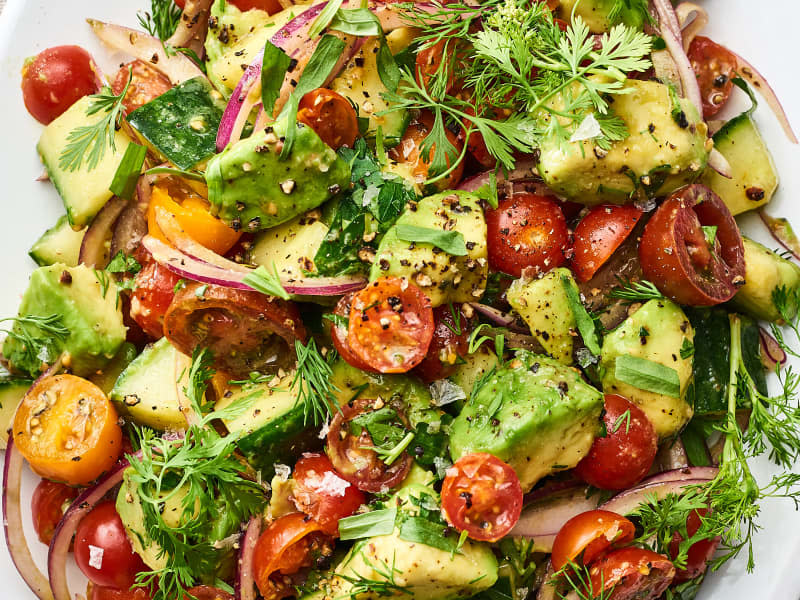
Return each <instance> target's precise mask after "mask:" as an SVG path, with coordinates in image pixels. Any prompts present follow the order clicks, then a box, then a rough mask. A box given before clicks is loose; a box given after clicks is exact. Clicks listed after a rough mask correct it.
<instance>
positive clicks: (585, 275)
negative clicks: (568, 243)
mask: <svg viewBox="0 0 800 600" xmlns="http://www.w3.org/2000/svg"><path fill="white" fill-rule="evenodd" d="M641 218H642V211H641V210H640V209H638V208H636V206H634V205H633V204H626V205H624V206H616V205H603V206H595V207H594V208H592V209H591V210H590V211H589V212H588V213H587V214H586V216H585V217H583V219H581V222H580V223H578V226H577V227H576V228H575V240H574V242H573V248H574V250H575V252H574V254H573V257H572V268H573V270H574V271H575V275H576V276H577V277H578V279H579V280H580V281H589V280H590V279H591V278H592V277H593V276H594V274H595V273H597V270H598V269H599V268H600V267H602V266H603V265H604V264H605V262H606V261H607V260H608V259H609V258H611V255H612V254H614V252H615V251H616V249H617V248H619V247H620V245H621V244H622V242H624V241H625V240H626V239H627V237H628V236H629V235H630V234H631V232H632V231H633V228H634V227H636V224H637V223H638V222H639V219H641Z"/></svg>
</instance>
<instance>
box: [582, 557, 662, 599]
mask: <svg viewBox="0 0 800 600" xmlns="http://www.w3.org/2000/svg"><path fill="white" fill-rule="evenodd" d="M674 576H675V567H674V566H673V565H672V563H671V562H670V560H669V559H668V558H667V557H666V556H663V555H661V554H656V553H655V552H652V551H650V550H644V549H642V548H636V547H630V548H621V549H619V550H613V551H611V552H609V553H608V554H606V555H605V556H604V557H602V558H601V559H599V560H598V561H597V562H595V563H594V564H592V565H591V567H589V577H590V580H591V586H592V589H591V593H592V598H599V597H601V596H602V597H603V598H608V600H655V599H656V598H660V597H661V594H663V593H664V591H665V590H666V589H667V588H668V587H669V585H670V583H672V579H673V577H674ZM611 590H613V592H611V594H610V595H608V592H609V591H611ZM604 592H605V593H606V595H603V593H604Z"/></svg>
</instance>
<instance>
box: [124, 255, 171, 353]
mask: <svg viewBox="0 0 800 600" xmlns="http://www.w3.org/2000/svg"><path fill="white" fill-rule="evenodd" d="M138 256H139V257H140V260H139V262H140V263H141V264H142V270H141V271H139V272H138V273H137V274H136V277H135V287H134V288H133V293H132V294H131V317H132V318H133V320H134V321H136V323H138V324H139V327H141V328H142V329H143V330H144V332H145V333H146V334H147V335H149V336H150V337H151V338H153V339H154V340H157V339H160V338H162V337H164V314H165V313H166V312H167V309H168V308H169V305H170V303H171V302H172V299H173V298H174V297H175V286H176V285H178V282H179V281H180V280H181V278H180V277H178V276H177V275H176V274H175V273H173V272H172V271H170V270H169V269H167V268H166V267H165V266H163V265H160V264H158V263H157V262H156V261H154V260H153V259H152V258H151V257H150V254H149V253H147V252H140V253H138Z"/></svg>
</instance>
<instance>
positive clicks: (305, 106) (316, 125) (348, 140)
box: [297, 88, 358, 150]
mask: <svg viewBox="0 0 800 600" xmlns="http://www.w3.org/2000/svg"><path fill="white" fill-rule="evenodd" d="M297 120H298V122H300V123H304V124H306V125H308V126H309V127H311V129H313V130H314V131H315V132H316V133H317V135H318V136H319V137H320V138H321V139H322V141H323V142H325V143H326V144H328V146H330V147H331V148H333V149H334V150H338V149H339V148H341V147H342V146H346V147H348V148H352V147H353V145H354V144H355V143H356V137H358V116H357V115H356V111H355V109H353V106H352V105H351V104H350V102H349V101H348V100H347V98H345V97H344V96H342V95H341V94H338V93H336V92H334V91H333V90H329V89H326V88H317V89H316V90H311V91H310V92H308V93H307V94H306V95H305V96H303V98H302V99H301V100H300V105H299V108H298V110H297Z"/></svg>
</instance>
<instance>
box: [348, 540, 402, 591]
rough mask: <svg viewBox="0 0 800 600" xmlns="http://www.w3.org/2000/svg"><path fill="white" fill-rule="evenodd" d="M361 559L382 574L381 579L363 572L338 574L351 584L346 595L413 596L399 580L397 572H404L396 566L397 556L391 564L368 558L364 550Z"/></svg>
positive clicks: (374, 570) (374, 571) (371, 568)
mask: <svg viewBox="0 0 800 600" xmlns="http://www.w3.org/2000/svg"><path fill="white" fill-rule="evenodd" d="M361 559H362V560H363V561H364V564H365V565H366V566H367V567H369V570H370V571H372V572H373V573H375V574H376V575H377V576H380V579H378V578H377V577H367V576H365V575H361V574H357V575H349V574H347V573H339V574H337V575H336V577H338V578H340V579H342V580H343V581H345V582H347V583H349V584H350V588H349V589H348V590H347V593H346V594H345V596H346V597H349V598H357V597H359V596H361V595H363V594H372V595H375V596H379V597H382V596H400V595H406V596H413V593H412V592H411V590H409V589H408V588H407V587H405V586H404V585H401V584H399V583H398V582H397V574H398V573H402V571H401V570H400V569H398V568H397V566H396V564H397V562H396V557H392V563H391V564H389V563H386V562H383V561H382V560H380V559H376V561H375V562H373V561H371V560H370V559H369V558H367V556H366V555H365V554H364V552H363V550H362V551H361Z"/></svg>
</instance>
